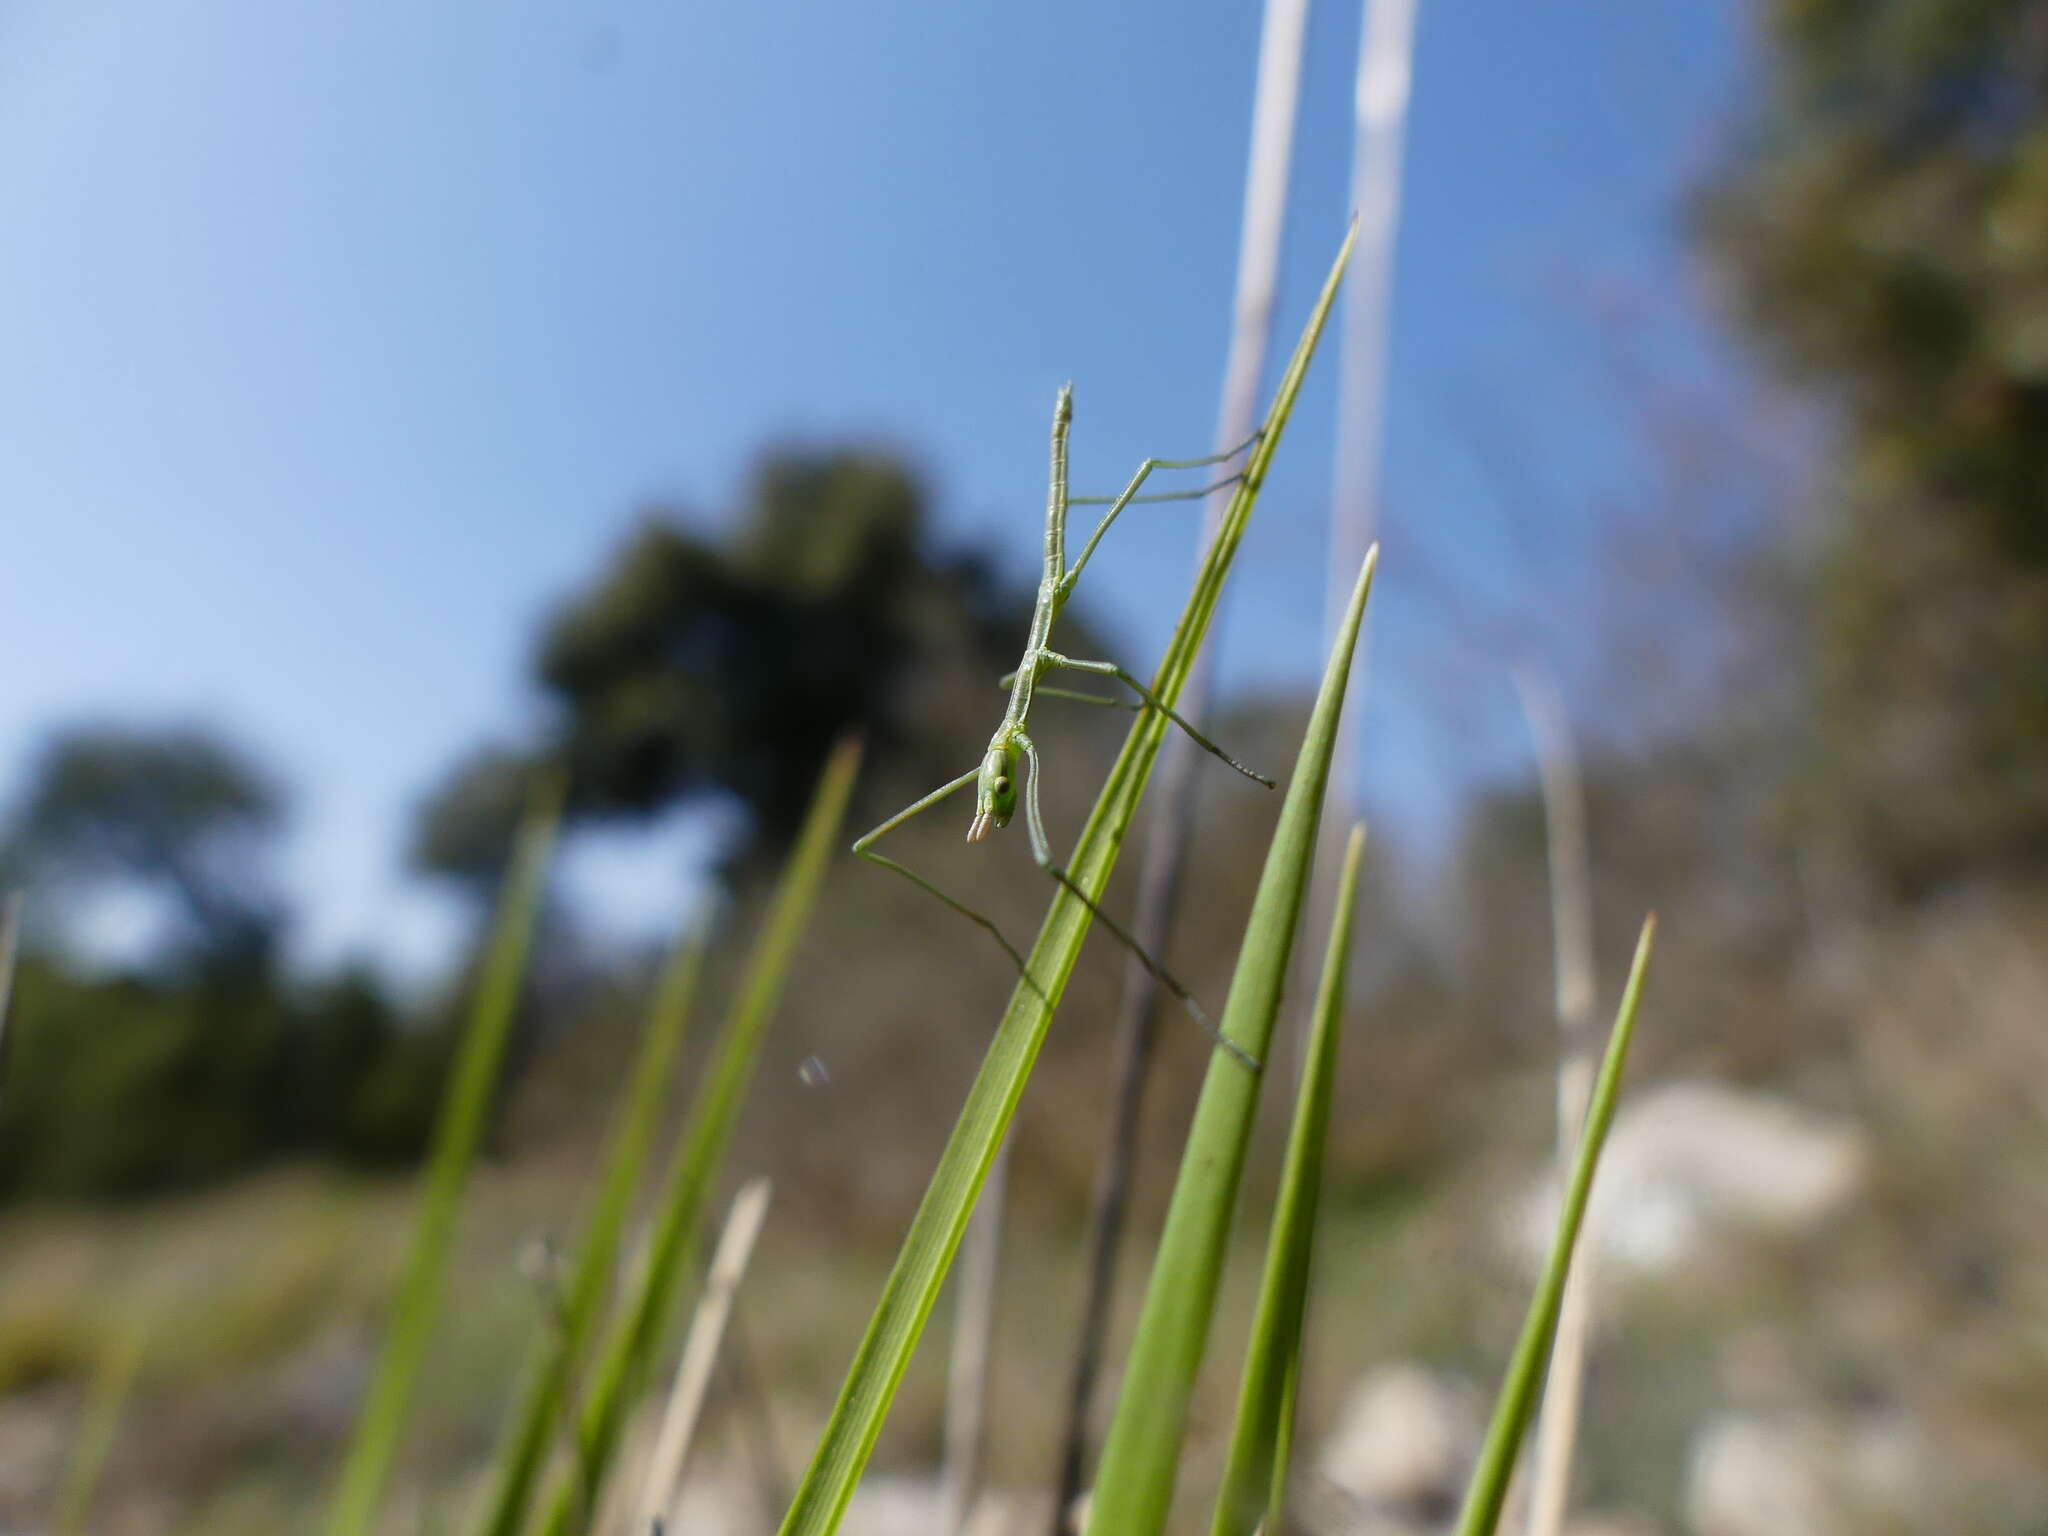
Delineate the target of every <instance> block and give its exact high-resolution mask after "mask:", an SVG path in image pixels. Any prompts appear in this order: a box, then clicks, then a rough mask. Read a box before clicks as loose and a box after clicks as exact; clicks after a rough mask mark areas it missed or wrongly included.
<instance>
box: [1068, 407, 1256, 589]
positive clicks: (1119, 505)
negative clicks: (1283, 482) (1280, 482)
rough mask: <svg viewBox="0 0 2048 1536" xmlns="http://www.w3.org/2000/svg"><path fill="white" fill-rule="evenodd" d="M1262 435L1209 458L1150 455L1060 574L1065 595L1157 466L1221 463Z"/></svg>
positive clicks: (1176, 466) (1235, 455)
mask: <svg viewBox="0 0 2048 1536" xmlns="http://www.w3.org/2000/svg"><path fill="white" fill-rule="evenodd" d="M1259 436H1260V434H1259V433H1257V432H1254V433H1253V434H1252V435H1251V436H1250V437H1248V438H1246V439H1245V440H1244V441H1243V442H1241V443H1239V444H1238V445H1237V446H1236V447H1235V448H1233V449H1231V450H1230V451H1229V452H1228V453H1212V454H1210V455H1209V456H1208V457H1207V458H1202V459H1147V460H1146V461H1145V462H1144V463H1142V464H1140V465H1139V466H1138V471H1137V473H1136V474H1134V475H1132V476H1131V480H1130V484H1128V485H1126V486H1125V487H1124V488H1123V491H1122V492H1121V493H1120V494H1119V495H1118V496H1117V498H1116V500H1114V501H1112V502H1111V503H1110V504H1109V510H1108V511H1107V512H1105V513H1103V514H1102V521H1101V522H1099V523H1097V524H1096V525H1095V531H1094V532H1093V533H1091V534H1089V535H1088V542H1087V543H1086V544H1083V545H1082V546H1081V553H1080V554H1079V555H1077V556H1076V557H1075V558H1074V564H1073V567H1072V569H1070V570H1069V571H1068V572H1067V573H1066V575H1064V576H1062V577H1061V578H1060V595H1061V597H1062V598H1064V597H1065V596H1066V594H1067V593H1069V592H1071V591H1073V590H1074V583H1075V582H1077V581H1079V580H1080V579H1081V569H1082V567H1083V566H1085V565H1087V563H1088V560H1089V557H1090V556H1092V555H1093V554H1094V553H1095V546H1096V545H1098V544H1100V543H1101V542H1102V536H1103V535H1104V534H1105V533H1107V532H1109V525H1110V524H1111V523H1113V522H1115V521H1116V520H1117V518H1119V517H1120V516H1122V515H1123V510H1124V508H1125V507H1128V506H1130V505H1131V504H1132V503H1133V502H1134V501H1137V500H1139V499H1140V498H1139V496H1138V488H1139V487H1140V486H1142V485H1143V484H1144V483H1145V481H1146V480H1147V479H1149V478H1150V477H1151V474H1152V471H1153V470H1155V469H1194V468H1197V467H1198V466H1200V465H1203V464H1221V463H1222V462H1223V461H1224V460H1225V459H1233V458H1236V457H1237V455H1239V454H1240V453H1243V452H1244V451H1245V449H1247V448H1249V447H1251V446H1252V444H1253V443H1256V442H1257V441H1258V440H1259ZM1238 478H1239V476H1237V475H1232V476H1231V477H1230V480H1225V481H1223V482H1222V483H1223V484H1224V485H1228V484H1230V482H1231V480H1236V479H1238ZM1215 488H1216V487H1214V486H1212V487H1210V489H1211V490H1213V489H1215ZM1203 494H1205V495H1206V494H1207V492H1204V493H1203ZM1145 499H1151V498H1145ZM1159 499H1161V500H1170V499H1173V498H1171V497H1162V498H1159ZM1089 500H1090V501H1093V500H1094V498H1092V497H1091V498H1089ZM1067 505H1069V506H1072V505H1073V502H1071V501H1069V502H1068V503H1067Z"/></svg>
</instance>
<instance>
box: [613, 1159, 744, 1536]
mask: <svg viewBox="0 0 2048 1536" xmlns="http://www.w3.org/2000/svg"><path fill="white" fill-rule="evenodd" d="M769 1193H770V1188H769V1183H768V1181H767V1180H766V1179H750V1180H748V1181H747V1183H746V1184H745V1185H743V1186H742V1187H741V1189H740V1192H739V1194H738V1195H736V1196H734V1198H733V1202H732V1213H731V1214H730V1215H729V1216H727V1217H726V1219H725V1231H724V1232H723V1233H722V1234H721V1235H720V1236H719V1239H718V1249H717V1251H716V1253H714V1254H713V1256H712V1259H711V1272H710V1275H709V1276H708V1277H707V1278H706V1280H705V1283H704V1296H703V1299H702V1300H701V1301H699V1302H698V1303H697V1315H696V1316H695V1317H693V1318H692V1319H691V1320H690V1333H689V1337H688V1338H687V1339H686V1340H685V1341H684V1344H683V1356H682V1359H681V1360H680V1361H679V1362H678V1363H677V1365H676V1379H675V1384H674V1386H673V1387H671V1388H670V1390H669V1396H668V1408H667V1411H666V1412H665V1413H664V1414H663V1415H662V1421H661V1432H660V1434H659V1435H658V1436H657V1437H656V1438H655V1442H654V1455H653V1458H652V1459H651V1460H650V1461H649V1463H648V1466H647V1481H646V1483H645V1485H644V1486H643V1488H642V1491H641V1495H640V1511H639V1513H638V1514H637V1515H635V1516H634V1517H633V1519H632V1522H631V1523H630V1524H629V1525H628V1527H627V1532H628V1536H645V1533H646V1532H648V1531H653V1530H660V1529H662V1528H663V1527H664V1525H666V1526H667V1527H668V1528H669V1529H675V1530H679V1529H681V1527H679V1526H677V1525H676V1524H675V1523H674V1521H673V1519H672V1518H667V1517H669V1516H670V1513H671V1511H672V1510H673V1508H674V1505H675V1502H676V1499H677V1497H678V1495H679V1494H680V1493H681V1492H682V1478H683V1462H684V1461H685V1460H686V1459H687V1458H688V1456H689V1454H690V1442H691V1440H692V1439H694V1438H695V1436H696V1431H697V1420H698V1418H699V1417H700V1415H701V1414H702V1412H703V1409H704V1394H705V1391H706V1390H707V1389H708V1388H709V1387H710V1385H711V1371H712V1368H713V1367H714V1366H715V1365H717V1363H718V1345H719V1341H720V1340H721V1339H722V1338H723V1337H724V1335H725V1324H726V1319H727V1318H729V1317H730V1316H731V1315H732V1304H733V1299H734V1297H735V1296H736V1295H737V1294H738V1292H739V1285H740V1279H741V1277H742V1276H744V1275H745V1274H746V1271H747V1260H748V1259H749V1258H751V1257H752V1256H753V1252H754V1239H755V1238H757V1237H759V1236H760V1235H761V1223H762V1221H763V1220H764V1219H765V1218H766V1217H767V1215H768V1196H769Z"/></svg>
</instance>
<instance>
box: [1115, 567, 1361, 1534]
mask: <svg viewBox="0 0 2048 1536" xmlns="http://www.w3.org/2000/svg"><path fill="white" fill-rule="evenodd" d="M1378 564H1379V551H1378V549H1377V548H1375V549H1374V550H1373V551H1372V552H1371V553H1369V554H1368V555H1367V556H1366V558H1365V564H1364V565H1363V566H1362V567H1361V568H1360V569H1359V572H1358V582H1357V585H1356V586H1355V587H1354V588H1353V589H1352V593H1351V606H1350V608H1349V609H1348V610H1347V611H1346V613H1345V615H1344V622H1343V624H1342V625H1341V626H1340V627H1339V630H1338V634H1337V643H1336V645H1335V647H1334V648H1332V650H1331V652H1330V659H1329V663H1328V665H1327V666H1326V667H1325V668H1324V671H1323V682H1322V687H1321V689H1320V690H1319V691H1318V692H1317V694H1316V705H1315V710H1314V712H1313V713H1312V714H1311V715H1310V716H1309V722H1308V732H1307V734H1306V736H1305V737H1304V738H1303V740H1302V744H1301V752H1300V754H1299V755H1298V756H1297V757H1296V758H1295V762H1294V776H1293V777H1292V778H1291V779H1290V780H1289V781H1288V785H1287V803H1286V804H1285V805H1283V806H1282V807H1281V809H1280V823H1279V825H1278V826H1277V827H1276V828H1275V829H1274V832H1273V842H1272V845H1271V846H1270V847H1269V848H1268V849H1267V852H1266V867H1265V869H1264V871H1263V872H1262V873H1261V874H1260V876H1259V889H1258V894H1257V895H1256V896H1255V897H1254V898H1253V899H1252V911H1251V917H1250V919H1249V920H1248V921H1247V923H1246V924H1245V934H1244V944H1243V947H1242V948H1241V949H1240V950H1239V951H1238V958H1237V970H1236V972H1235V973H1234V974H1233V975H1232V977H1231V979H1230V996H1229V997H1228V999H1227V1000H1226V1001H1225V1002H1224V1005H1223V1020H1222V1026H1221V1027H1222V1031H1223V1034H1224V1036H1225V1038H1227V1039H1229V1040H1231V1041H1232V1042H1233V1043H1235V1044H1236V1045H1237V1046H1238V1047H1239V1049H1241V1050H1243V1051H1245V1052H1246V1053H1247V1054H1249V1055H1251V1056H1253V1057H1256V1058H1258V1059H1259V1060H1264V1059H1265V1057H1266V1055H1267V1053H1268V1049H1269V1047H1270V1046H1271V1044H1272V1038H1273V1022H1274V1020H1275V1019H1276V1018H1277V1017H1278V1015H1279V1012H1280V994H1281V991H1282V988H1283V987H1284V985H1285V982H1286V979H1287V966H1288V962H1289V960H1290V958H1291V957H1292V955H1293V953H1294V937H1295V930H1296V929H1297V927H1298V926H1299V925H1300V922H1301V907H1302V901H1303V898H1304V896H1305V894H1306V892H1307V890H1308V879H1309V873H1310V871H1311V870H1312V869H1313V868H1314V865H1315V848H1316V828H1317V826H1318V825H1319V824H1320V822H1321V820H1322V811H1323V792H1324V790H1325V788H1326V787H1327V786H1328V784H1329V777H1330V758H1331V756H1332V754H1333V753H1334V752H1335V750H1336V746H1337V727H1338V722H1339V720H1340V718H1341V716H1342V713H1343V708H1344V694H1345V690H1346V688H1347V686H1348V685H1349V682H1350V678H1351V655H1352V651H1353V649H1354V647H1355V646H1356V644H1357V642H1358V626H1359V624H1360V622H1361V621H1362V620H1363V619H1364V617H1365V602H1366V598H1367V596H1368V595H1369V594H1370V593H1371V591H1372V577H1373V571H1374V569H1375V568H1376V567H1377V566H1378ZM1259 1082H1260V1079H1259V1077H1258V1076H1256V1075H1254V1074H1252V1073H1250V1072H1247V1071H1245V1070H1244V1068H1243V1067H1242V1066H1241V1065H1240V1064H1239V1063H1238V1062H1236V1061H1235V1060H1233V1059H1231V1058H1230V1057H1228V1056H1223V1055H1218V1056H1216V1057H1213V1058H1212V1059H1211V1060H1210V1063H1209V1072H1208V1075H1207V1077H1205V1078H1204V1079H1203V1082H1202V1095H1201V1098H1200V1099H1199V1100H1198V1101H1197V1102H1196V1105H1195V1119H1194V1125H1193V1127H1192V1128H1191V1129H1190V1130H1189V1132H1188V1142H1187V1150H1186V1152H1185V1153H1184V1154H1183V1155H1182V1157H1181V1164H1180V1175H1179V1177H1178V1179H1177V1180H1176V1181H1175V1183H1174V1189H1173V1201H1172V1203H1171V1204H1170V1205H1169V1206H1168V1207H1167V1214H1166V1230H1165V1232H1164V1234H1163V1235H1162V1236H1161V1238H1160V1243H1159V1254H1158V1257H1157V1258H1156V1259H1155V1260H1154V1261H1153V1265H1152V1279H1151V1283H1150V1284H1149V1285H1148V1286H1147V1288H1146V1292H1145V1307H1144V1311H1143V1312H1141V1313H1140V1314H1139V1317H1138V1332H1137V1337H1136V1339H1135V1340H1134V1341H1133V1342H1132V1345H1131V1356H1130V1360H1129V1362H1128V1364H1127V1365H1126V1366H1125V1368H1124V1384H1123V1390H1122V1392H1121V1393H1120V1394H1119V1395H1118V1397H1117V1405H1116V1416H1115V1417H1114V1418H1113V1419H1112V1420H1111V1421H1110V1427H1109V1436H1108V1438H1107V1439H1106V1440H1105V1441H1104V1442H1103V1448H1102V1466H1101V1469H1100V1471H1099V1472H1098V1474H1097V1477H1096V1483H1095V1495H1094V1498H1093V1499H1092V1500H1091V1502H1090V1506H1089V1507H1090V1511H1091V1512H1090V1515H1089V1520H1088V1523H1089V1528H1090V1529H1091V1530H1094V1531H1099V1532H1114V1533H1115V1536H1146V1533H1148V1532H1156V1531H1158V1530H1160V1529H1161V1528H1162V1527H1163V1526H1164V1525H1165V1524H1166V1515H1167V1511H1168V1509H1169V1508H1170V1507H1171V1505H1172V1503H1173V1484H1174V1474H1175V1472H1176V1471H1177V1470H1178V1468H1179V1463H1180V1443H1181V1435H1182V1431H1183V1428H1184V1427H1185V1425H1186V1422H1187V1410H1188V1399H1189V1397H1190V1396H1191V1395H1192V1393H1193V1391H1194V1385H1195V1374H1196V1372H1197V1371H1198V1370H1199V1369H1200V1367H1201V1363H1202V1352H1203V1350H1204V1349H1205V1348H1206V1347H1207V1344H1208V1337H1209V1320H1210V1317H1211V1315H1212V1314H1213V1313H1214V1311H1215V1308H1216V1291H1217V1287H1218V1286H1219V1285H1221V1283H1222V1280H1223V1260H1224V1254H1225V1250H1226V1249H1227V1248H1228V1246H1229V1239H1230V1218H1231V1213H1232V1211H1233V1209H1234V1208H1235V1207H1236V1204H1237V1188H1238V1182H1239V1179H1240V1178H1241V1176H1242V1175H1243V1172H1244V1159H1245V1152H1246V1150H1247V1148H1248V1147H1249V1146H1250V1144H1251V1133H1252V1121H1253V1119H1254V1117H1255V1115H1256V1112H1257V1110H1258V1103H1259Z"/></svg>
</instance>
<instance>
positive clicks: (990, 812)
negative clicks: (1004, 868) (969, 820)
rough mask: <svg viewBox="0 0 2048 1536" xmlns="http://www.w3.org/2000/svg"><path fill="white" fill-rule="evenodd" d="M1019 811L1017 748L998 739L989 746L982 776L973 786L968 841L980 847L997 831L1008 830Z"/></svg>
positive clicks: (982, 765)
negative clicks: (972, 817) (1000, 829)
mask: <svg viewBox="0 0 2048 1536" xmlns="http://www.w3.org/2000/svg"><path fill="white" fill-rule="evenodd" d="M1016 811H1017V744H1016V743H1015V742H1013V741H1009V740H1002V739H999V740H997V741H993V742H991V743H989V749H988V756H986V757H984V758H983V759H982V760H981V776H980V778H978V779H976V780H975V784H974V821H973V824H972V825H970V826H969V827H968V829H967V841H969V842H970V843H978V842H980V841H981V840H982V839H983V838H984V837H987V836H988V834H989V832H990V830H991V829H992V828H996V827H1007V826H1008V825H1009V824H1010V818H1011V817H1012V816H1013V815H1015V814H1016Z"/></svg>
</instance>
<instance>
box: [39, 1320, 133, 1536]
mask: <svg viewBox="0 0 2048 1536" xmlns="http://www.w3.org/2000/svg"><path fill="white" fill-rule="evenodd" d="M142 1344H143V1330H142V1325H141V1324H139V1323H131V1324H130V1325H129V1326H128V1327H127V1328H126V1329H124V1330H123V1331H122V1333H121V1335H120V1337H119V1338H118V1339H117V1341H116V1342H115V1343H114V1344H112V1345H111V1346H110V1347H109V1348H108V1351H107V1353H106V1355H105V1357H104V1358H103V1359H102V1360H101V1361H100V1368H99V1370H98V1371H96V1372H95V1373H94V1375H93V1381H92V1388H91V1390H90V1392H89V1393H88V1394H87V1397H86V1400H85V1416H84V1418H83V1420H82V1421H81V1422H80V1424H79V1428H78V1432H77V1434H76V1435H75V1436H74V1437H73V1439H72V1442H71V1458H70V1460H69V1462H68V1463H67V1464H66V1465H65V1468H64V1479H63V1482H62V1483H61V1484H60V1485H59V1487H58V1491H57V1516H56V1520H55V1522H54V1523H53V1524H52V1526H51V1529H52V1530H53V1531H54V1532H55V1533H56V1536H82V1533H83V1532H85V1531H86V1530H88V1529H89V1527H88V1526H87V1525H86V1523H85V1517H86V1516H87V1515H88V1514H90V1513H91V1512H92V1501H93V1495H94V1494H96V1493H98V1492H99V1486H100V1478H101V1476H102V1474H103V1473H105V1471H106V1469H107V1456H108V1454H109V1453H110V1452H112V1450H113V1449H114V1439H115V1437H116V1436H117V1435H119V1434H120V1432H121V1420H122V1417H123V1416H124V1415H125V1413H126V1412H127V1409H128V1399H129V1397H130V1395H131V1394H132V1393H133V1391H134V1387H135V1376H136V1372H137V1370H138V1369H139V1368H140V1367H141V1365H142Z"/></svg>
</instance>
